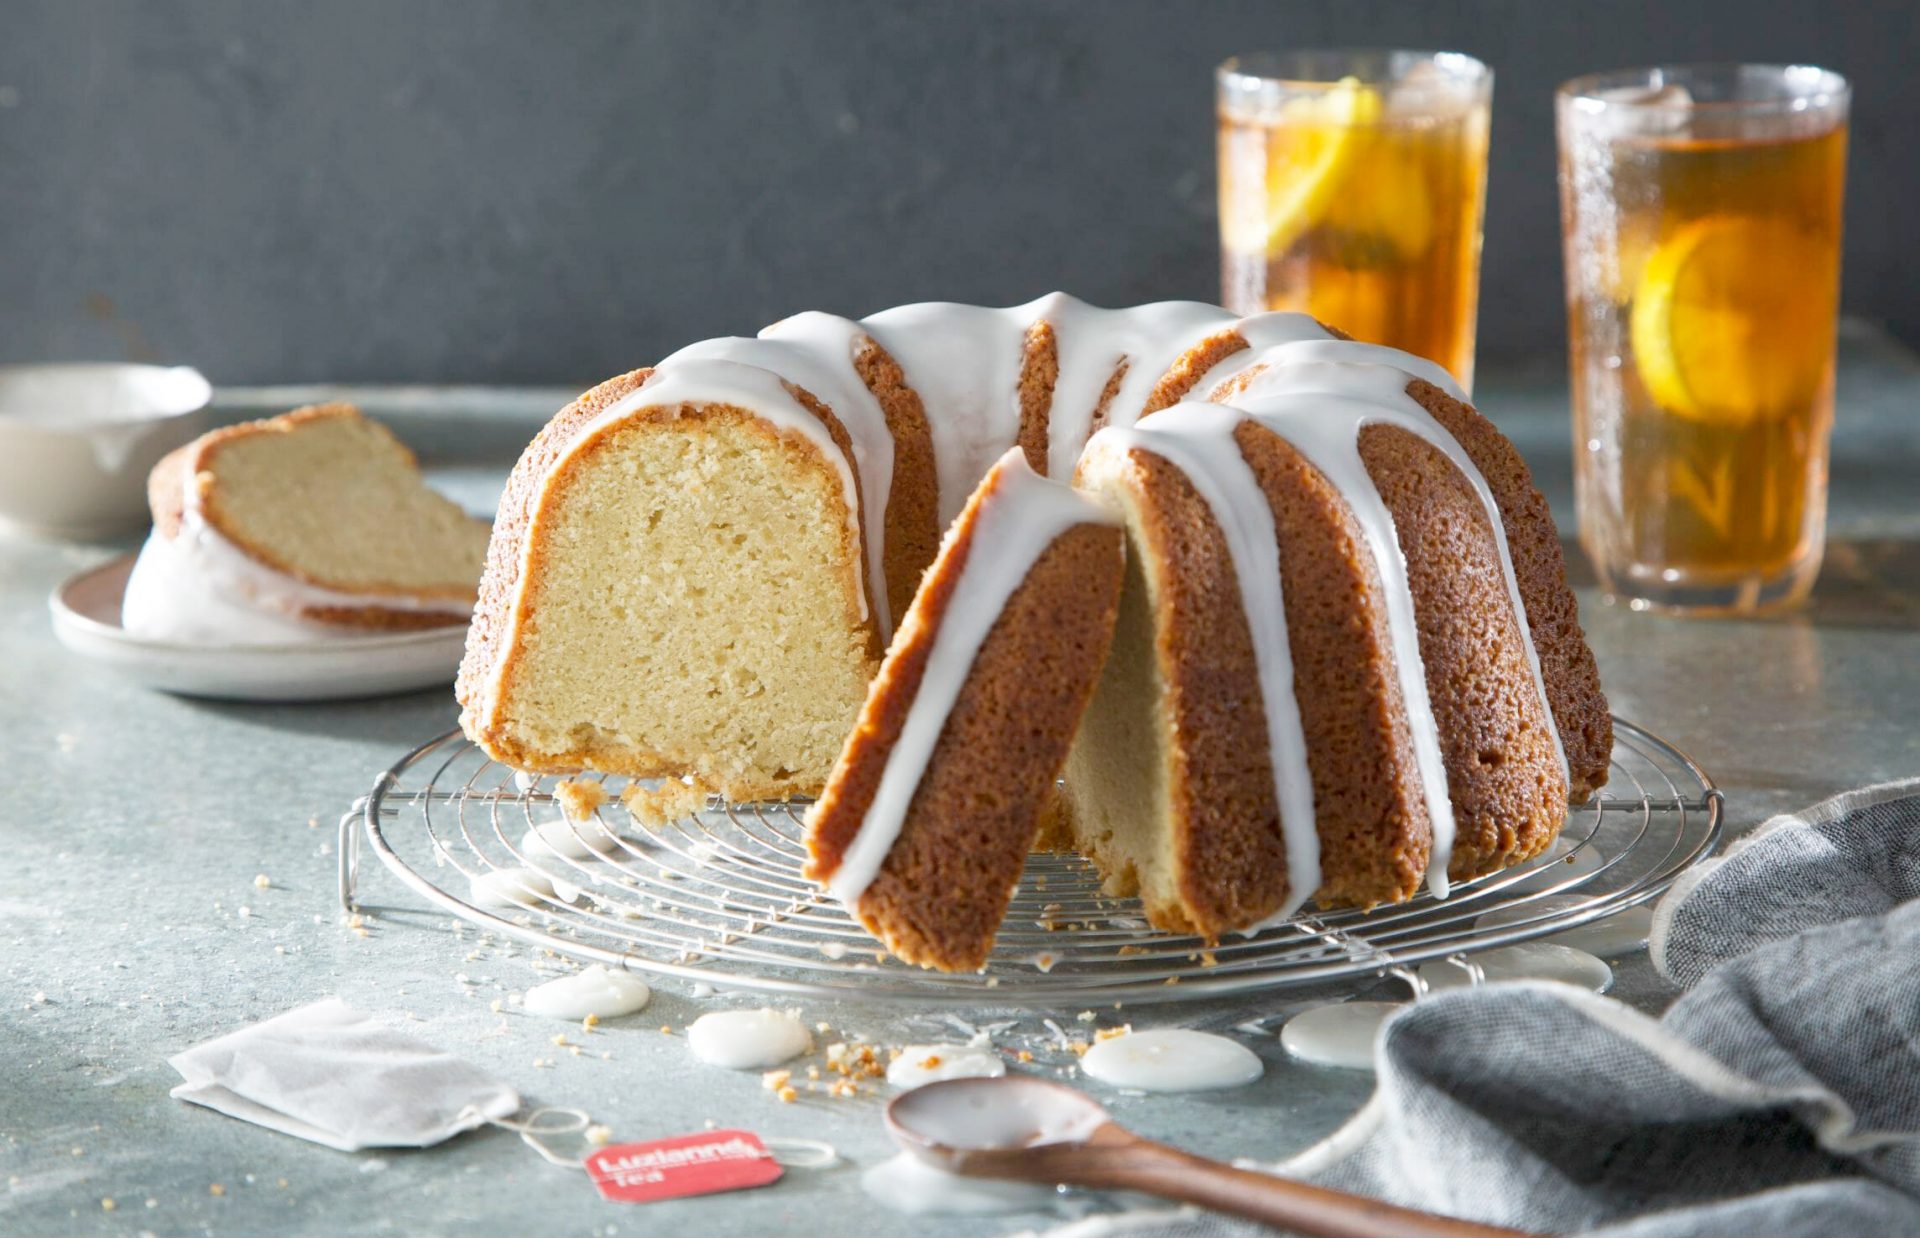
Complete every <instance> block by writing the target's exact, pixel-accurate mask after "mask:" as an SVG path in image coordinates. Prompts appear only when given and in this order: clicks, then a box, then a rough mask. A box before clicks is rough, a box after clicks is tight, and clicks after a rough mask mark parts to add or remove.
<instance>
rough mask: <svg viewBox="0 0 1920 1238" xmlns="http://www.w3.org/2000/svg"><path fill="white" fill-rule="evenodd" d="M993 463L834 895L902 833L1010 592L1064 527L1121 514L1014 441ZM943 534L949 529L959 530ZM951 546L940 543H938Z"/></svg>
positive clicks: (831, 882) (877, 861)
mask: <svg viewBox="0 0 1920 1238" xmlns="http://www.w3.org/2000/svg"><path fill="white" fill-rule="evenodd" d="M995 467H996V468H997V469H999V470H1000V473H999V478H998V480H997V482H996V484H995V486H994V488H993V489H992V490H991V491H989V492H988V493H987V494H986V495H985V496H984V497H983V498H982V499H981V502H980V510H979V513H978V514H977V515H976V517H975V519H974V523H973V535H972V540H971V543H970V545H969V547H968V550H967V561H966V564H965V565H964V566H963V567H962V568H961V572H960V579H959V581H958V582H956V584H955V586H954V590H953V595H952V600H951V602H950V603H949V605H948V607H947V611H946V613H945V614H944V615H942V616H941V618H940V626H939V629H938V630H937V631H936V632H935V633H934V636H933V645H932V648H931V649H929V650H928V653H927V662H926V669H925V671H924V672H923V673H922V675H921V678H920V687H919V690H918V691H916V692H915V693H914V695H913V704H912V705H911V706H909V707H908V710H907V717H906V720H905V721H904V722H903V723H902V724H901V727H900V734H899V736H898V738H897V739H895V741H894V744H893V748H892V750H891V751H889V752H888V753H887V761H886V766H885V768H884V769H883V770H882V771H881V775H880V784H879V786H878V787H877V788H876V789H875V791H874V795H873V801H872V803H870V804H869V805H868V806H867V811H866V815H865V816H864V817H863V818H862V819H861V822H860V829H859V832H858V833H857V834H855V835H854V838H853V841H852V842H851V843H850V844H848V846H847V849H846V852H845V853H844V854H843V855H842V856H841V858H840V865H839V867H838V868H837V869H835V870H834V872H833V875H832V876H831V877H830V878H829V879H828V881H827V888H828V889H830V890H831V891H832V892H833V894H834V896H835V897H836V898H838V899H840V901H841V902H843V903H846V904H848V905H849V906H851V905H852V904H854V903H856V902H858V901H859V899H860V896H861V895H862V894H864V893H865V892H866V889H867V887H868V886H869V885H871V884H872V883H873V879H874V877H875V876H877V875H878V874H879V872H880V866H881V864H882V863H884V862H885V860H886V858H887V852H889V851H891V850H892V849H893V844H894V840H895V839H897V838H898V837H899V836H900V827H901V825H902V823H903V822H904V821H905V819H906V813H907V805H908V804H910V803H911V802H912V800H913V793H914V791H916V790H917V789H918V788H919V786H920V778H921V775H922V774H924V773H925V772H926V768H927V761H928V760H929V759H930V758H931V757H932V756H933V749H934V745H935V744H936V743H937V742H938V741H939V739H940V733H941V731H943V730H944V729H945V728H946V723H947V715H948V714H949V713H950V712H951V711H952V709H953V703H954V701H955V700H957V699H958V698H959V695H960V688H961V685H962V684H964V683H965V682H966V678H967V674H968V672H970V671H971V670H972V669H973V660H974V657H975V656H976V655H977V654H978V653H979V652H980V646H981V645H982V644H983V643H985V641H986V639H987V633H988V632H990V631H991V630H992V628H993V625H994V622H995V621H996V620H998V619H999V617H1000V612H1001V610H1003V609H1004V608H1005V607H1006V604H1007V599H1009V598H1010V597H1012V596H1013V591H1014V590H1015V589H1017V588H1019V587H1020V584H1021V583H1022V582H1023V581H1025V580H1026V578H1027V573H1028V572H1029V571H1030V570H1032V568H1033V565H1034V563H1035V562H1036V561H1038V560H1039V558H1040V556H1041V555H1042V554H1043V553H1044V552H1045V551H1046V549H1047V547H1049V546H1051V545H1053V543H1054V540H1055V539H1056V538H1058V537H1060V535H1062V534H1063V533H1065V532H1067V531H1068V530H1069V529H1072V528H1073V527H1075V526H1076V525H1082V524H1107V525H1113V524H1118V523H1119V517H1118V516H1117V515H1115V514H1114V513H1112V512H1109V511H1108V510H1107V509H1106V508H1104V507H1102V506H1101V505H1099V504H1098V503H1095V502H1094V501H1092V500H1091V499H1089V498H1087V497H1085V496H1084V495H1081V494H1079V493H1078V492H1076V491H1075V490H1074V489H1073V488H1072V487H1070V486H1067V485H1065V484H1064V483H1061V482H1056V481H1049V480H1047V479H1046V478H1044V477H1041V476H1040V475H1039V474H1037V473H1035V472H1034V471H1033V470H1032V468H1030V467H1029V466H1028V465H1027V462H1026V458H1025V457H1024V456H1023V455H1022V454H1021V453H1020V450H1019V449H1018V448H1013V449H1011V450H1009V451H1008V452H1007V453H1006V454H1005V455H1003V456H1002V457H1001V458H1000V460H999V462H998V464H997V465H996V466H995ZM947 536H948V538H949V539H951V538H952V537H953V536H954V532H953V530H951V529H950V530H949V531H948V534H947ZM946 550H947V547H946V546H944V545H943V546H942V547H941V552H942V553H943V554H944V553H945V552H946Z"/></svg>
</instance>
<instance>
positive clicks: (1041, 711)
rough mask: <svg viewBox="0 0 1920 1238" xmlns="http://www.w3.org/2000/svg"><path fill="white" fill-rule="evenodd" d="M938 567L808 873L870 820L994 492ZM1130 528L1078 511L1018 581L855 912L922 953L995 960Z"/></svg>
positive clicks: (821, 820) (881, 679)
mask: <svg viewBox="0 0 1920 1238" xmlns="http://www.w3.org/2000/svg"><path fill="white" fill-rule="evenodd" d="M987 490H988V488H987V487H983V488H982V490H981V491H977V492H976V493H975V495H974V497H973V499H972V500H971V501H970V502H969V504H968V507H967V509H966V511H965V512H964V513H962V515H961V517H960V519H959V521H958V523H957V525H956V528H955V532H954V534H953V536H952V539H951V540H950V541H949V543H948V545H947V547H946V549H945V550H944V552H943V553H942V554H941V556H940V557H939V558H938V559H937V560H936V561H935V563H934V565H933V566H932V567H931V568H929V569H928V572H927V576H926V578H925V581H924V582H923V583H922V586H921V589H920V592H919V593H918V595H917V596H916V597H915V599H914V605H913V609H912V610H911V611H910V612H909V614H908V616H907V619H906V621H905V622H904V623H903V624H902V626H901V628H900V630H899V632H898V634H897V635H896V638H895V641H894V646H893V649H892V650H891V651H890V653H889V654H888V657H887V661H886V663H885V665H884V666H883V667H882V668H881V672H880V674H879V676H878V677H876V678H875V680H874V682H873V685H872V688H871V689H870V691H869V693H868V696H867V702H866V705H865V707H864V708H863V709H862V711H861V715H860V721H859V723H858V725H857V726H856V727H855V729H854V732H853V734H852V735H851V736H850V737H849V738H848V741H847V745H846V747H845V749H844V750H843V751H842V753H841V757H840V760H839V762H838V763H837V764H836V765H835V767H834V772H833V776H832V777H831V778H830V779H829V780H828V784H827V788H826V790H825V791H824V792H823V793H822V795H821V798H820V800H819V802H818V803H817V804H816V805H815V806H814V808H813V810H812V812H811V813H810V814H809V817H808V831H807V846H808V851H809V855H810V859H809V862H808V866H807V873H808V875H809V876H811V877H814V878H815V879H819V880H825V879H827V878H829V877H831V876H832V874H833V873H834V872H835V871H836V870H837V869H838V868H839V866H840V863H841V860H842V858H843V856H844V855H845V852H846V849H847V847H848V846H850V845H851V844H852V841H853V838H854V836H855V835H856V834H857V833H858V832H859V829H860V825H861V822H862V821H863V819H864V818H865V816H866V812H867V809H868V807H869V806H870V805H871V804H872V802H873V796H874V794H875V792H876V791H877V790H878V787H879V783H880V778H881V775H882V773H883V772H884V770H885V768H886V763H887V758H888V755H889V754H890V753H891V752H892V750H893V746H894V744H895V743H896V742H897V741H898V739H899V736H900V732H901V728H902V727H903V726H904V725H905V723H906V718H907V714H908V711H909V710H910V709H911V707H912V704H913V700H914V697H915V695H916V694H917V693H918V691H919V688H920V683H921V679H922V676H923V675H924V673H925V670H926V663H927V658H928V657H929V656H930V654H931V653H932V649H933V644H934V640H935V637H936V635H937V633H938V631H939V626H940V624H941V622H942V621H943V620H944V618H945V615H946V613H947V610H948V607H949V606H950V605H951V604H952V601H953V594H954V591H955V589H956V588H957V586H958V585H959V583H960V579H961V574H962V572H963V571H964V570H965V567H966V561H967V558H968V556H969V555H970V553H971V552H972V548H973V539H974V535H975V533H976V532H977V522H978V514H979V507H980V504H981V499H982V495H983V494H984V493H986V492H987ZM1121 546H1122V539H1121V531H1120V530H1119V529H1118V528H1117V527H1111V526H1106V525H1098V524H1083V525H1076V526H1074V527H1073V528H1071V529H1069V530H1068V531H1067V532H1065V533H1063V534H1062V535H1061V536H1059V537H1058V538H1056V539H1055V540H1054V542H1053V544H1052V545H1051V546H1049V547H1048V548H1047V549H1046V550H1045V551H1044V552H1042V554H1041V555H1040V557H1039V559H1038V560H1036V562H1035V563H1034V566H1033V567H1032V569H1031V570H1030V571H1029V572H1028V574H1027V577H1026V579H1025V580H1024V581H1023V582H1022V583H1021V585H1020V586H1019V587H1018V588H1017V589H1015V590H1014V592H1013V595H1012V596H1011V597H1010V598H1009V599H1008V602H1007V605H1006V606H1005V608H1004V609H1003V610H1002V612H1001V614H1000V616H999V618H998V619H997V620H996V621H995V622H994V625H993V627H992V629H991V630H990V631H989V632H988V634H987V638H986V640H985V642H984V643H983V644H982V645H981V648H980V652H979V654H978V655H977V656H976V657H975V659H974V663H973V667H972V669H971V670H970V671H969V673H968V676H967V680H966V683H965V684H964V685H963V686H962V688H961V690H960V694H959V696H958V698H957V699H956V700H955V702H954V707H953V710H952V712H951V713H950V714H949V715H948V717H947V722H946V725H945V727H944V728H943V730H942V731H941V734H940V739H939V741H938V742H937V743H936V744H935V746H934V751H933V754H932V756H931V757H930V759H929V760H928V763H927V768H926V772H925V773H924V775H923V776H922V778H921V781H920V785H919V787H918V789H917V790H916V791H915V793H914V796H913V798H912V801H911V803H910V804H909V806H908V809H907V812H906V818H905V821H904V823H903V825H902V827H901V831H900V835H899V837H898V838H897V839H896V841H895V843H894V845H893V847H892V849H891V850H890V851H889V852H888V854H887V858H886V860H885V862H884V863H883V864H882V866H881V868H880V871H879V873H878V875H877V876H876V877H875V878H874V880H873V882H872V884H871V885H869V886H868V887H867V889H866V891H865V892H864V893H863V894H862V895H861V897H860V898H859V899H858V900H857V907H856V913H857V914H858V915H859V917H860V919H861V922H862V923H863V924H865V925H866V926H867V928H868V930H869V931H871V932H872V933H873V934H874V935H875V936H876V937H878V938H879V939H880V940H881V941H883V942H884V943H886V945H887V948H888V949H889V950H891V951H892V952H893V953H894V954H896V955H897V956H899V957H900V958H902V959H905V960H906V961H908V962H912V963H918V964H920V965H922V966H926V967H935V968H939V969H941V970H943V971H968V970H973V969H975V968H978V967H980V966H982V965H983V964H984V963H985V962H986V958H987V954H988V952H989V951H990V950H991V949H992V945H993V938H994V934H995V933H996V932H997V931H998V929H999V926H1000V921H1001V919H1002V917H1003V916H1004V915H1005V913H1006V907H1007V903H1008V900H1009V899H1010V897H1011V894H1012V890H1013V887H1014V885H1015V883H1016V882H1017V881H1018V879H1019V875H1020V867H1021V865H1022V863H1024V861H1025V857H1026V854H1027V852H1028V851H1029V850H1030V849H1031V847H1032V846H1033V843H1034V841H1035V839H1036V837H1037V835H1038V832H1039V830H1040V826H1041V822H1042V819H1043V817H1044V816H1045V815H1046V814H1047V812H1048V811H1049V810H1050V809H1051V806H1052V804H1053V797H1054V780H1055V779H1056V778H1057V777H1058V775H1059V772H1060V768H1061V766H1062V765H1063V764H1064V763H1065V761H1066V755H1067V749H1068V746H1069V744H1070V743H1071V741H1072V737H1073V732H1074V729H1075V727H1076V726H1077V725H1078V722H1079V718H1080V714H1081V712H1082V711H1083V710H1084V709H1085V708H1086V705H1087V702H1088V700H1089V699H1091V697H1092V694H1093V687H1094V684H1095V682H1096V681H1097V679H1098V676H1099V672H1100V666H1101V663H1102V662H1103V661H1104V660H1105V657H1106V653H1107V647H1108V643H1109V641H1110V640H1111V637H1112V631H1113V618H1114V614H1115V610H1116V607H1117V605H1118V600H1119V591H1120V579H1121V568H1122V565H1123V560H1122V557H1121V556H1122V549H1121Z"/></svg>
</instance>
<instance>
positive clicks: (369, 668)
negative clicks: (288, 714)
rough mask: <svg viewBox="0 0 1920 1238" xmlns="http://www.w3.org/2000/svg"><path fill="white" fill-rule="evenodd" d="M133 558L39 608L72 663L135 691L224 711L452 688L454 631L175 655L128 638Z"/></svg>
mask: <svg viewBox="0 0 1920 1238" xmlns="http://www.w3.org/2000/svg"><path fill="white" fill-rule="evenodd" d="M133 560H134V556H132V555H123V556H121V557H120V558H117V559H113V560H111V561H109V562H107V563H104V564H101V565H100V566H99V567H96V568H92V569H89V570H88V571H85V572H82V573H80V574H79V575H78V576H75V577H73V578H72V579H70V580H68V581H67V582H66V583H65V584H63V585H61V586H60V587H59V588H58V589H55V590H54V591H53V595H52V596H51V597H50V598H48V599H47V604H48V606H49V607H50V608H51V609H52V611H53V633H54V635H55V636H57V637H59V638H60V643H61V644H63V645H65V646H66V647H67V648H69V649H71V650H73V651H74V652H75V653H78V654H82V655H84V656H86V657H89V658H92V659H94V660H95V661H96V662H102V663H105V664H106V665H108V666H111V667H112V668H113V669H114V670H116V671H119V672H120V673H121V674H123V675H125V676H126V677H127V678H129V679H132V680H134V681H135V682H136V683H142V684H145V685H146V686H147V687H149V688H159V689H160V690H161V691H163V692H177V693H180V694H181V695H183V696H207V697H214V698H217V699H221V700H229V701H331V700H340V699H343V698H347V697H356V696H381V695H386V694H389V693H394V692H410V691H413V690H415V689H418V688H432V687H438V686H440V685H442V684H450V683H452V682H453V677H454V673H455V672H456V671H458V670H459V668H460V655H461V653H462V652H463V651H464V650H465V649H466V644H467V628H466V625H465V624H458V625H454V626H449V627H444V628H428V629H426V630H424V631H418V632H394V633H383V634H380V635H370V636H343V637H340V638H338V639H336V640H324V641H311V642H307V643H304V644H286V645H211V646H209V645H181V644H176V643H174V642H172V641H157V640H147V639H145V638H143V637H138V636H129V635H128V634H127V631H126V629H125V628H122V627H121V626H120V599H121V597H122V596H123V595H124V594H125V593H126V588H127V576H128V575H129V574H130V573H131V572H132V571H133Z"/></svg>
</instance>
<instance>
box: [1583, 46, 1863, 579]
mask: <svg viewBox="0 0 1920 1238" xmlns="http://www.w3.org/2000/svg"><path fill="white" fill-rule="evenodd" d="M1846 102H1847V93H1846V84H1845V82H1844V81H1841V80H1840V79H1839V78H1837V77H1836V76H1835V75H1833V74H1830V73H1825V72H1823V71H1821V70H1817V69H1811V68H1772V67H1766V66H1727V67H1717V68H1702V69H1668V70H1656V71H1650V72H1640V73H1636V74H1626V75H1609V76H1606V77H1601V78H1587V79H1581V80H1580V81H1576V82H1572V83H1569V84H1568V85H1567V86H1566V87H1563V88H1562V90H1561V92H1560V98H1559V121H1560V149H1561V201H1562V211H1563V235H1564V237H1565V244H1566V263H1567V290H1568V338H1569V347H1570V360H1571V367H1572V368H1571V374H1572V382H1573V407H1574V427H1575V434H1574V437H1575V444H1576V451H1575V465H1576V467H1575V487H1576V492H1577V498H1578V505H1579V513H1580V531H1581V540H1582V542H1583V544H1584V545H1585V547H1586V550H1587V552H1588V554H1589V555H1590V556H1591V557H1592V559H1593V561H1594V564H1595V567H1596V569H1597V571H1598V573H1599V575H1600V577H1601V580H1602V583H1603V585H1604V586H1605V588H1606V589H1607V591H1608V593H1609V594H1610V595H1613V596H1616V597H1622V598H1625V599H1627V600H1628V601H1630V602H1631V603H1632V604H1633V605H1635V606H1636V608H1642V609H1644V608H1661V609H1673V610H1705V611H1750V610H1758V609H1762V608H1765V607H1769V606H1773V605H1779V604H1784V603H1787V602H1790V601H1793V600H1795V599H1797V598H1799V597H1801V596H1803V595H1804V594H1805V593H1806V591H1807V590H1808V589H1809V588H1810V587H1811V586H1812V583H1813V579H1814V576H1815V575H1816V574H1817V572H1818V570H1819V563H1820V551H1821V541H1822V538H1823V535H1824V531H1825V522H1826V521H1825V511H1826V471H1827V436H1828V431H1829V429H1830V426H1831V423H1832V418H1833V365H1834V332H1835V321H1836V316H1837V313H1838V306H1839V286H1840V208H1841V190H1842V183H1843V180H1844V175H1845V167H1846V144H1847V134H1846Z"/></svg>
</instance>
